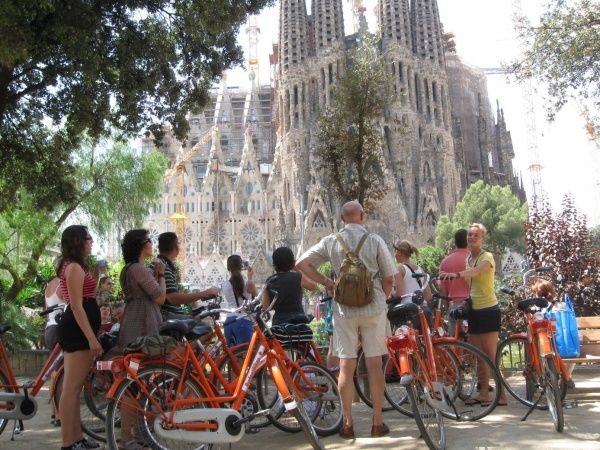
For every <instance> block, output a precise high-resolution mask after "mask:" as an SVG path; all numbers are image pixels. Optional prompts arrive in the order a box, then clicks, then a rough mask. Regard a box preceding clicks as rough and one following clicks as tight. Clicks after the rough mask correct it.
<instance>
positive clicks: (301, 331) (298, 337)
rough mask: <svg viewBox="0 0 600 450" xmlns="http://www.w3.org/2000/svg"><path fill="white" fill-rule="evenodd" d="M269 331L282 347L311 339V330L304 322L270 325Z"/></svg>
mask: <svg viewBox="0 0 600 450" xmlns="http://www.w3.org/2000/svg"><path fill="white" fill-rule="evenodd" d="M271 333H273V336H275V337H276V338H277V339H278V340H279V342H281V345H283V346H284V347H286V346H291V345H293V344H296V343H299V342H310V341H312V339H313V333H312V330H311V329H310V327H309V326H308V325H306V324H304V323H300V324H292V323H284V324H281V325H273V326H272V327H271Z"/></svg>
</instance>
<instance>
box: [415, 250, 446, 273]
mask: <svg viewBox="0 0 600 450" xmlns="http://www.w3.org/2000/svg"><path fill="white" fill-rule="evenodd" d="M444 256H446V251H444V250H443V249H441V248H439V247H436V246H434V245H426V246H425V247H421V248H420V249H419V256H418V257H417V258H416V262H417V264H418V265H419V266H421V267H422V268H423V270H424V271H425V272H427V273H428V274H430V275H431V276H435V275H437V273H438V270H439V268H440V263H441V262H442V259H444Z"/></svg>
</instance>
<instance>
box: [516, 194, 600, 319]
mask: <svg viewBox="0 0 600 450" xmlns="http://www.w3.org/2000/svg"><path fill="white" fill-rule="evenodd" d="M525 230H526V241H527V258H528V260H529V264H530V265H531V266H532V267H542V266H551V267H552V268H553V271H552V272H551V273H550V275H549V278H550V279H551V281H552V282H553V283H554V285H555V287H556V292H557V296H558V297H562V296H563V295H564V294H565V293H568V294H569V295H570V296H571V298H572V299H573V301H574V303H575V306H576V308H577V312H578V314H580V315H590V314H600V267H599V263H598V259H597V257H595V256H597V255H594V253H593V250H592V246H591V245H590V234H589V231H588V229H587V224H586V218H585V215H583V214H581V213H580V212H579V211H578V210H577V208H576V207H575V205H574V202H573V198H572V197H570V196H568V195H567V196H565V197H564V199H563V202H562V209H561V210H560V211H559V212H557V213H555V212H554V211H553V210H552V208H551V207H550V205H549V204H548V203H547V202H545V203H544V204H542V206H541V207H540V208H539V209H534V210H532V212H531V214H530V217H529V220H528V222H527V223H526V224H525Z"/></svg>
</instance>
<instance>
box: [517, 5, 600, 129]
mask: <svg viewBox="0 0 600 450" xmlns="http://www.w3.org/2000/svg"><path fill="white" fill-rule="evenodd" d="M518 20H519V30H520V37H521V38H522V39H523V40H524V41H525V43H526V45H527V49H526V51H525V52H524V54H523V56H522V58H521V59H519V60H518V61H515V62H513V63H512V64H511V65H509V67H508V68H509V70H510V71H511V72H512V73H514V74H515V75H517V78H519V79H524V78H530V77H534V78H536V79H538V80H539V81H541V82H543V83H546V84H547V85H548V93H549V95H550V97H551V100H552V104H551V105H550V106H549V108H548V115H549V117H550V118H553V117H554V115H555V113H556V111H558V110H559V109H560V108H561V107H562V106H564V105H565V103H566V102H567V101H568V100H569V98H570V97H571V96H572V95H576V96H578V97H579V98H580V99H588V98H589V99H591V100H592V102H593V104H594V106H595V108H596V110H600V1H598V0H576V1H569V2H567V1H565V0H556V1H553V2H550V3H549V6H548V9H547V11H546V12H545V13H544V14H543V15H542V16H541V18H540V22H539V24H538V25H532V24H531V22H530V21H528V20H527V19H526V18H524V17H521V18H518ZM598 119H599V118H598V116H596V117H595V118H592V120H595V121H596V126H597V125H598V124H600V122H599V121H598ZM595 129H596V127H595V126H593V125H592V127H590V128H589V130H590V131H592V132H593V130H595Z"/></svg>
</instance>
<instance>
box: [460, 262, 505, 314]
mask: <svg viewBox="0 0 600 450" xmlns="http://www.w3.org/2000/svg"><path fill="white" fill-rule="evenodd" d="M484 261H488V262H489V263H490V266H491V267H490V268H489V269H487V270H485V271H484V272H483V273H481V274H479V275H478V276H476V277H473V278H471V279H470V281H469V282H470V284H471V299H472V300H473V309H483V308H489V307H491V306H494V305H496V304H498V299H497V298H496V292H495V291H494V272H495V271H494V256H493V255H492V254H491V253H490V252H485V251H482V252H481V253H480V254H479V255H478V256H477V257H476V258H472V257H471V258H469V259H468V260H467V269H473V268H474V267H477V266H479V265H481V264H482V263H483V262H484Z"/></svg>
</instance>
